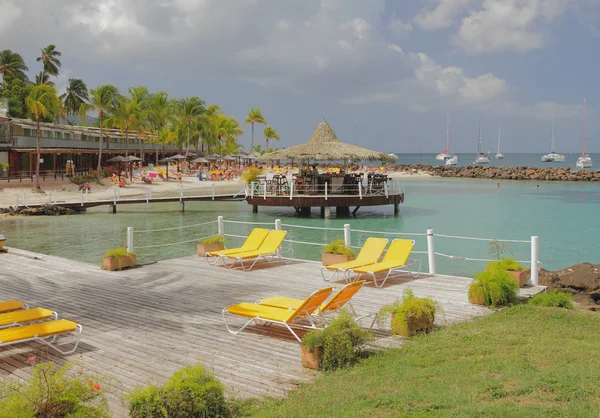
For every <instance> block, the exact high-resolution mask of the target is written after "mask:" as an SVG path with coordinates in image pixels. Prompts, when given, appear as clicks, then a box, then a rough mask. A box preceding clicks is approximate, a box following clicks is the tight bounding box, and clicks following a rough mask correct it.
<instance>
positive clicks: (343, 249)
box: [322, 239, 354, 256]
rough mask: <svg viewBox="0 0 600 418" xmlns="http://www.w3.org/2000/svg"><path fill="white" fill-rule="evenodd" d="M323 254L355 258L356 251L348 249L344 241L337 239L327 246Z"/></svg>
mask: <svg viewBox="0 0 600 418" xmlns="http://www.w3.org/2000/svg"><path fill="white" fill-rule="evenodd" d="M322 252H324V253H330V254H341V255H352V256H354V250H353V249H352V248H350V247H347V246H346V243H345V242H344V240H343V239H336V240H335V241H332V242H330V243H329V244H327V245H325V246H324V247H323V251H322Z"/></svg>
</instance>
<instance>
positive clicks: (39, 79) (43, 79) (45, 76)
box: [35, 71, 54, 86]
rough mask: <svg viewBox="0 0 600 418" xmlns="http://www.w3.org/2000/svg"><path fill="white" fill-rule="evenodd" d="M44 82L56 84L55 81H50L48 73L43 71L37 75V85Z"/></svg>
mask: <svg viewBox="0 0 600 418" xmlns="http://www.w3.org/2000/svg"><path fill="white" fill-rule="evenodd" d="M42 84H48V85H49V86H54V82H52V81H50V76H49V75H48V74H47V73H44V72H43V71H42V72H40V73H39V74H36V75H35V85H36V86H40V85H42Z"/></svg>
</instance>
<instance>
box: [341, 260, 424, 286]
mask: <svg viewBox="0 0 600 418" xmlns="http://www.w3.org/2000/svg"><path fill="white" fill-rule="evenodd" d="M416 264H418V265H419V268H418V269H417V271H413V270H411V269H410V268H409V267H410V266H413V265H416ZM365 267H367V268H368V267H369V266H365ZM399 272H400V273H408V274H410V275H411V276H412V277H413V278H415V279H416V278H417V277H419V275H420V274H421V260H414V259H408V260H407V261H406V263H405V264H404V265H402V266H398V267H394V268H391V269H389V270H388V271H387V273H386V275H385V276H384V277H383V279H381V282H380V283H378V282H377V274H383V273H374V272H372V271H369V272H367V273H356V272H355V271H354V270H352V269H350V270H348V271H346V282H347V283H350V282H354V281H356V280H360V279H361V277H362V276H363V275H368V276H370V277H371V278H372V279H373V283H374V284H375V287H383V285H385V282H386V281H387V279H389V278H390V277H391V276H393V275H395V274H396V273H399Z"/></svg>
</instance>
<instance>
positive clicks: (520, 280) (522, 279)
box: [509, 270, 531, 287]
mask: <svg viewBox="0 0 600 418" xmlns="http://www.w3.org/2000/svg"><path fill="white" fill-rule="evenodd" d="M509 273H510V275H511V276H512V277H513V279H515V281H516V282H517V284H518V285H519V287H523V286H525V283H527V281H528V280H529V279H530V277H531V270H523V271H509Z"/></svg>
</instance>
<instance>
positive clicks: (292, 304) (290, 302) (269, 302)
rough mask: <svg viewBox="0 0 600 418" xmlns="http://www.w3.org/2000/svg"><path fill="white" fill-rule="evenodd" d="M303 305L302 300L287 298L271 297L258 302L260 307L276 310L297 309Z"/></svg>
mask: <svg viewBox="0 0 600 418" xmlns="http://www.w3.org/2000/svg"><path fill="white" fill-rule="evenodd" d="M303 303H304V300H302V299H294V298H287V297H285V296H271V297H268V298H265V299H261V300H260V305H266V306H273V307H276V308H285V309H298V308H299V307H300V305H302V304H303Z"/></svg>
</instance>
